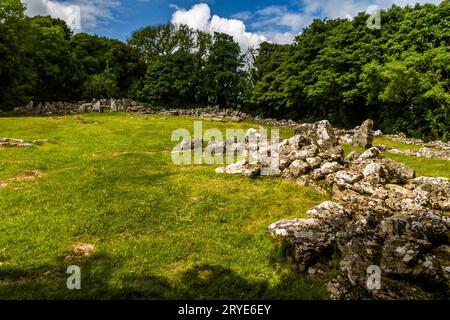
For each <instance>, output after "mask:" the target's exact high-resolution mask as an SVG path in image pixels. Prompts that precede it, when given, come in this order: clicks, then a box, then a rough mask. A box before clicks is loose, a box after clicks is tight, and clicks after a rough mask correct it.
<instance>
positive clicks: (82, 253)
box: [65, 243, 95, 260]
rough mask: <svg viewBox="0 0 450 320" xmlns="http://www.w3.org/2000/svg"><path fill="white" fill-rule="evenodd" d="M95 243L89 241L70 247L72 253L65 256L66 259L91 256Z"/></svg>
mask: <svg viewBox="0 0 450 320" xmlns="http://www.w3.org/2000/svg"><path fill="white" fill-rule="evenodd" d="M94 249H95V247H94V245H93V244H89V243H78V244H75V245H73V246H72V247H71V248H70V253H69V255H67V256H66V257H65V260H75V259H80V258H85V257H89V256H91V255H92V254H93V253H94Z"/></svg>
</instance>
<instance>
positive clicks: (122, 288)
mask: <svg viewBox="0 0 450 320" xmlns="http://www.w3.org/2000/svg"><path fill="white" fill-rule="evenodd" d="M124 260H125V259H119V258H111V257H110V256H108V255H106V254H96V255H94V256H92V257H89V258H84V259H81V260H77V261H71V262H67V261H64V259H61V258H59V259H58V261H57V262H56V263H55V264H54V265H53V266H50V265H42V266H39V267H36V268H34V269H27V270H18V269H8V268H6V267H5V266H3V267H0V299H81V300H83V299H117V300H122V299H126V300H134V299H157V300H164V299H188V300H202V299H211V300H222V299H243V300H245V299H256V300H258V299H323V298H326V296H325V294H324V292H323V287H324V286H323V283H322V281H320V280H316V281H312V280H310V279H307V278H306V277H305V276H303V275H299V274H295V273H289V274H288V275H287V276H285V277H284V278H283V279H282V280H281V281H280V283H279V284H277V285H275V286H271V285H270V284H269V282H268V281H267V280H249V279H245V278H244V277H242V276H240V275H238V274H237V273H236V272H234V271H233V270H231V269H228V268H224V267H222V266H217V265H198V266H195V267H192V268H190V269H188V270H186V271H184V272H183V273H182V274H181V275H180V276H179V277H178V279H177V280H176V281H173V280H172V282H171V281H169V280H168V279H166V278H164V277H161V276H157V275H154V274H152V273H151V272H150V271H144V272H140V273H138V272H137V271H129V272H127V271H126V270H127V268H126V267H125V266H124V265H123V263H122V262H121V261H124ZM69 265H79V266H80V267H81V290H68V289H67V287H66V281H67V277H69V276H70V275H69V274H66V269H67V267H68V266H69Z"/></svg>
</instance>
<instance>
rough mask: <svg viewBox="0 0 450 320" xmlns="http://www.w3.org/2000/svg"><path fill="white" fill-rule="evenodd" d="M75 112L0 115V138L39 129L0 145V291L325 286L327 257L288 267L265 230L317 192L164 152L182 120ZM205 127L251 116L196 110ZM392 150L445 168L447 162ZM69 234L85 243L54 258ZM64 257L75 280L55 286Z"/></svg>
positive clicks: (282, 293) (238, 293) (139, 293)
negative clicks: (89, 249) (86, 248)
mask: <svg viewBox="0 0 450 320" xmlns="http://www.w3.org/2000/svg"><path fill="white" fill-rule="evenodd" d="M82 117H83V120H84V121H82V120H80V119H79V118H78V117H73V116H70V117H63V118H0V137H12V138H22V139H25V140H27V141H32V140H36V139H49V141H48V142H46V143H43V144H42V145H38V146H34V147H31V148H22V149H19V148H3V149H0V219H1V221H2V223H1V225H0V299H17V298H20V299H35V298H46V299H56V298H63V299H92V298H97V299H110V298H114V299H130V298H133V299H146V298H151V299H166V298H171V299H177V298H180V299H181V298H182V299H271V298H273V299H323V298H327V296H326V294H325V288H324V283H325V282H326V281H327V279H329V278H330V277H331V276H332V275H333V272H334V269H333V268H331V269H328V270H327V272H326V273H325V274H324V275H321V276H317V277H316V278H314V279H308V278H306V277H305V276H303V275H299V274H295V273H293V272H291V271H290V268H289V266H288V263H287V262H286V261H285V259H284V258H283V255H282V252H281V251H280V250H277V249H275V248H274V246H273V245H272V243H271V242H270V240H269V238H268V237H267V235H266V234H265V230H266V228H267V226H268V225H269V224H271V223H272V222H275V221H277V220H279V219H284V218H294V217H302V216H304V214H305V212H306V210H307V209H309V208H311V207H312V206H314V205H316V204H319V203H321V202H322V201H325V200H327V199H328V198H329V196H328V195H326V194H321V193H318V192H317V191H315V190H313V189H309V188H304V187H300V186H297V185H296V184H294V183H292V182H289V181H286V180H282V179H273V178H260V179H255V180H252V179H249V178H245V177H240V176H227V175H218V174H215V172H214V169H215V168H216V167H217V166H206V165H201V166H176V165H174V164H172V161H171V155H170V153H171V150H172V147H173V146H174V142H171V141H170V138H171V133H172V131H173V130H175V129H177V128H186V129H188V130H190V131H191V132H192V131H193V119H190V118H183V117H167V118H166V117H163V116H148V117H144V116H129V115H126V114H95V115H94V114H90V115H83V116H82ZM213 127H214V128H219V129H222V130H223V131H224V130H225V128H230V127H232V128H233V127H234V128H250V127H255V124H252V123H240V124H230V123H212V122H210V123H207V122H204V128H205V129H207V128H213ZM290 134H292V131H291V130H283V131H282V135H283V136H289V135H290ZM346 148H348V147H346ZM396 157H397V158H401V159H399V160H404V161H405V162H408V161H409V162H411V164H414V165H416V168H417V170H418V171H419V172H420V173H423V174H425V173H426V174H428V175H437V176H447V177H449V171H450V170H449V165H448V162H445V161H432V160H423V162H422V160H420V161H419V160H417V159H416V158H411V159H408V158H407V157H400V156H396ZM408 164H409V163H408ZM30 172H34V173H33V174H34V175H35V176H33V175H31V174H30ZM30 176H31V177H32V178H34V179H32V178H30ZM14 177H16V178H17V177H18V178H19V179H17V180H15V181H14V180H11V179H12V178H14ZM20 177H22V178H20ZM23 177H28V178H29V179H25V178H23ZM2 181H3V182H5V181H6V182H7V183H6V184H5V185H4V186H3V187H1V182H2ZM80 243H86V244H92V245H94V246H95V251H94V253H93V254H92V255H91V256H89V257H84V258H79V259H72V260H68V259H66V258H65V257H66V256H68V255H70V254H71V247H72V246H73V245H76V244H80ZM71 264H76V265H79V266H80V267H81V274H82V283H81V286H82V288H81V290H68V289H67V287H66V280H67V277H68V275H67V274H66V269H67V267H68V266H69V265H71Z"/></svg>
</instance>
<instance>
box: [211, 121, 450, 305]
mask: <svg viewBox="0 0 450 320" xmlns="http://www.w3.org/2000/svg"><path fill="white" fill-rule="evenodd" d="M369 125H370V124H369ZM369 127H370V126H369ZM364 130H366V129H362V131H364ZM255 131H256V130H254V129H251V130H249V132H248V133H247V137H249V136H251V135H255ZM247 140H248V139H247ZM213 144H215V146H214V147H217V143H216V142H213ZM264 148H265V146H264ZM248 149H250V146H247V150H248ZM270 152H279V167H278V170H276V171H275V172H273V175H275V176H278V177H284V178H288V179H291V180H293V181H296V182H297V183H299V184H301V185H308V186H312V187H315V188H318V189H320V190H328V191H329V192H331V194H332V197H333V201H327V202H324V203H322V204H320V205H318V206H317V207H315V208H312V209H311V210H309V211H308V212H307V218H306V219H292V220H281V221H278V222H275V223H273V224H272V225H270V226H269V228H268V234H269V235H270V237H271V238H272V240H273V241H274V243H275V244H277V245H281V244H282V245H283V246H284V247H285V248H286V252H287V255H288V258H289V260H290V262H291V263H292V265H293V267H294V268H295V269H296V270H297V271H299V272H308V273H311V270H312V269H313V268H315V267H316V265H317V263H319V262H320V263H322V264H323V263H325V264H326V263H327V262H328V261H330V260H331V259H332V258H333V256H335V255H336V254H337V255H338V256H339V257H340V264H339V274H338V275H337V276H336V277H334V278H333V279H332V280H331V281H330V282H329V283H328V285H327V290H328V292H329V294H330V297H331V298H334V299H407V298H411V299H413V298H414V299H426V298H430V297H431V298H448V296H449V293H450V291H449V289H450V246H449V241H448V240H449V239H448V233H449V227H450V217H449V216H448V212H449V211H450V181H449V180H448V179H445V178H430V177H416V176H415V172H414V170H413V169H411V168H409V167H408V166H406V165H404V164H401V163H398V162H395V161H393V160H390V159H388V158H386V157H384V156H383V155H382V154H381V152H380V150H379V149H378V148H376V147H372V148H370V149H368V150H366V151H365V152H364V153H362V154H358V153H356V152H352V153H350V154H348V155H347V156H345V155H344V151H343V150H342V148H341V147H340V146H339V138H338V137H337V136H336V135H335V131H334V129H333V128H332V127H331V125H330V124H329V123H328V121H321V122H318V123H315V124H303V125H301V126H300V127H299V128H298V129H297V130H296V134H295V135H294V136H293V137H292V138H290V139H286V140H281V141H279V142H278V143H277V148H274V146H273V145H272V146H271V147H270ZM266 165H267V164H265V163H264V161H257V162H256V163H250V162H249V161H246V160H242V161H239V162H236V163H233V164H230V165H228V166H227V167H225V168H218V169H217V170H216V172H218V173H229V174H244V175H246V176H251V177H256V176H258V175H259V174H260V172H261V171H262V170H263V169H264V166H266ZM370 266H378V267H379V268H380V269H381V276H382V279H381V289H380V290H377V289H375V290H370V289H369V288H368V286H367V280H368V274H367V270H368V268H369V267H370Z"/></svg>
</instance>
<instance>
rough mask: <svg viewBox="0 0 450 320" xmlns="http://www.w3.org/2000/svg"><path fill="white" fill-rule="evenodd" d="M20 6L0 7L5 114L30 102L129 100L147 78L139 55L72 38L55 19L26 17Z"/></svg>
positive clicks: (0, 101)
mask: <svg viewBox="0 0 450 320" xmlns="http://www.w3.org/2000/svg"><path fill="white" fill-rule="evenodd" d="M24 10H25V8H24V5H23V4H22V3H21V2H20V0H2V2H1V3H0V106H1V107H0V108H3V109H10V108H12V107H16V106H20V105H23V104H24V103H27V102H29V101H30V100H34V101H58V100H63V101H64V100H66V101H70V100H75V101H76V100H80V99H82V98H85V99H92V98H101V97H118V96H127V95H128V92H129V89H130V86H131V84H132V83H133V82H134V81H135V79H137V78H139V77H141V76H142V75H143V74H144V73H145V63H143V61H142V59H141V56H140V54H139V52H138V51H137V50H136V49H134V48H133V47H131V46H128V45H127V44H125V43H123V42H120V41H118V40H113V39H106V38H100V37H97V36H95V35H89V34H76V35H74V34H72V32H71V30H70V29H69V28H68V26H67V25H66V23H65V22H64V21H63V20H60V19H53V18H51V17H40V16H38V17H33V18H30V17H26V16H25V15H24Z"/></svg>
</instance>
